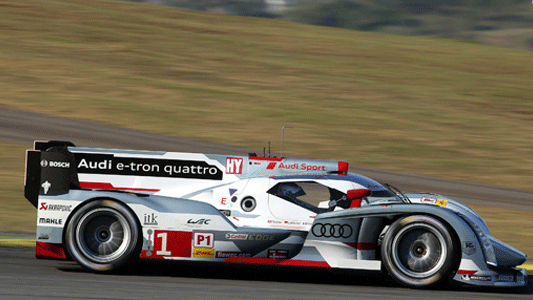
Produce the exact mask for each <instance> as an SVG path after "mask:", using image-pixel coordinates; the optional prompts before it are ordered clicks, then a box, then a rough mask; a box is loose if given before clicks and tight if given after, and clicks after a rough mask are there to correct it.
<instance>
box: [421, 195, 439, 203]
mask: <svg viewBox="0 0 533 300" xmlns="http://www.w3.org/2000/svg"><path fill="white" fill-rule="evenodd" d="M420 202H421V203H429V204H435V203H437V198H435V197H426V196H424V197H422V198H420Z"/></svg>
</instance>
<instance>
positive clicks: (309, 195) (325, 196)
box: [268, 181, 344, 213]
mask: <svg viewBox="0 0 533 300" xmlns="http://www.w3.org/2000/svg"><path fill="white" fill-rule="evenodd" d="M268 193H269V194H271V195H274V196H277V197H280V198H282V199H285V200H287V201H290V202H292V203H294V204H296V205H299V206H301V207H304V208H306V209H308V210H310V211H313V212H315V213H320V212H324V211H326V210H327V209H322V208H318V207H317V206H318V203H320V202H322V201H328V200H334V199H339V198H341V197H342V196H343V195H344V193H342V192H340V191H337V190H334V189H331V188H328V187H326V186H323V185H321V184H319V183H316V182H314V181H299V182H280V183H278V184H276V185H275V186H274V187H272V188H271V189H270V190H269V191H268Z"/></svg>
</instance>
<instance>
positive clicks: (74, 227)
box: [65, 200, 142, 272]
mask: <svg viewBox="0 0 533 300" xmlns="http://www.w3.org/2000/svg"><path fill="white" fill-rule="evenodd" d="M140 232H141V231H140V226H139V225H138V221H137V218H136V217H135V216H134V214H133V213H132V212H131V211H130V210H129V209H127V208H126V207H124V206H123V205H121V204H119V203H117V202H114V201H111V200H97V201H93V202H90V203H88V204H87V205H85V206H83V207H81V208H80V209H79V210H78V211H77V212H76V213H75V214H74V215H73V216H72V219H71V220H70V222H69V223H68V225H67V229H66V234H65V243H66V248H67V251H68V252H69V254H70V255H71V257H72V258H74V259H75V260H76V261H77V262H78V263H80V264H81V265H82V266H83V267H85V268H87V269H90V270H93V271H102V272H105V271H112V270H117V269H119V268H121V267H124V266H125V265H127V264H128V263H130V262H132V261H133V260H135V259H136V258H138V257H139V253H140V248H141V246H142V243H141V241H142V237H141V236H140Z"/></svg>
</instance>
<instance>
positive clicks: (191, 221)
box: [187, 219, 211, 225]
mask: <svg viewBox="0 0 533 300" xmlns="http://www.w3.org/2000/svg"><path fill="white" fill-rule="evenodd" d="M209 222H211V219H198V220H194V219H189V220H188V221H187V224H189V225H209Z"/></svg>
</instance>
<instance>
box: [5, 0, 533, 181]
mask: <svg viewBox="0 0 533 300" xmlns="http://www.w3.org/2000/svg"><path fill="white" fill-rule="evenodd" d="M0 6H1V7H2V9H0V28H2V29H1V30H0V61H2V64H1V65H0V76H1V77H2V80H1V81H0V105H5V106H9V107H13V108H18V109H23V110H30V111H37V112H43V113H48V114H52V115H60V116H66V117H71V118H80V119H87V120H93V121H97V122H103V123H108V124H113V125H118V126H125V127H132V128H138V129H143V130H148V131H154V132H162V133H168V134H175V135H181V136H185V137H190V138H195V139H203V140H212V141H216V142H223V143H228V144H234V145H239V146H246V147H253V148H257V149H262V148H263V147H265V146H266V145H267V143H268V141H271V142H272V147H273V150H276V151H278V149H280V139H281V127H282V126H284V125H290V126H293V127H294V128H291V129H288V130H286V132H285V138H286V143H285V154H288V155H301V156H308V157H315V158H326V159H343V160H347V161H350V162H351V163H352V164H360V165H366V166H372V167H377V168H383V169H391V170H401V171H406V172H413V173H420V174H427V175H433V176H440V177H448V178H454V179H459V180H468V181H476V182H482V183H488V184H496V185H503V186H509V187H514V188H524V189H533V179H532V178H533V176H532V175H533V159H532V158H531V151H532V149H533V126H531V121H532V120H533V102H532V96H531V95H533V93H532V92H533V54H532V53H529V52H523V51H519V50H510V49H505V48H498V47H491V46H483V45H479V44H470V43H465V42H463V41H456V40H446V39H437V38H414V37H400V36H388V35H382V34H372V33H363V32H357V31H349V30H339V29H333V28H325V27H314V26H307V25H299V24H294V23H287V22H280V21H273V20H269V19H259V18H245V17H233V16H226V15H218V14H208V13H201V12H196V11H190V10H180V9H173V8H168V7H159V6H152V5H145V4H136V3H131V2H122V1H100V0H99V1H90V2H87V1H83V0H68V1H67V0H64V1H60V0H56V1H41V0H21V1H5V0H0Z"/></svg>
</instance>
